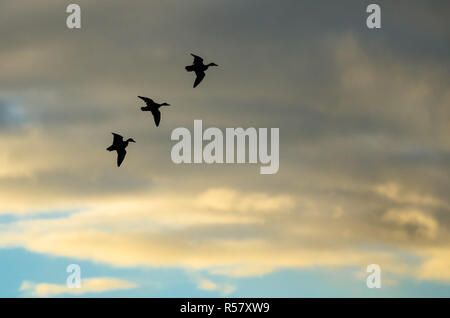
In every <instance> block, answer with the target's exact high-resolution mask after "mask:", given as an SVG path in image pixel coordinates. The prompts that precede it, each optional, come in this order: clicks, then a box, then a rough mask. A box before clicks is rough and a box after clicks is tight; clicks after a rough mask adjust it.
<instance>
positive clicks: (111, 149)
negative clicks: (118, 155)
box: [106, 146, 114, 151]
mask: <svg viewBox="0 0 450 318" xmlns="http://www.w3.org/2000/svg"><path fill="white" fill-rule="evenodd" d="M106 150H108V151H113V150H114V147H113V146H109V147H108V148H106Z"/></svg>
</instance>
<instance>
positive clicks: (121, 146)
mask: <svg viewBox="0 0 450 318" xmlns="http://www.w3.org/2000/svg"><path fill="white" fill-rule="evenodd" d="M112 134H113V136H114V140H113V144H112V145H111V146H109V147H108V148H106V150H108V151H117V166H118V167H120V165H121V164H122V161H123V159H125V155H126V154H127V151H126V150H125V148H126V147H128V143H129V142H136V141H134V140H133V139H132V138H128V139H127V140H126V141H124V140H123V137H122V136H121V135H119V134H115V133H112Z"/></svg>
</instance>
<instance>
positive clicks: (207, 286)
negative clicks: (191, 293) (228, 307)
mask: <svg viewBox="0 0 450 318" xmlns="http://www.w3.org/2000/svg"><path fill="white" fill-rule="evenodd" d="M197 287H198V288H199V289H202V290H207V291H219V292H220V293H221V294H222V295H224V296H227V295H229V294H231V293H232V292H234V291H235V290H236V286H233V285H230V284H217V283H214V282H212V281H210V280H208V279H200V280H199V282H198V285H197Z"/></svg>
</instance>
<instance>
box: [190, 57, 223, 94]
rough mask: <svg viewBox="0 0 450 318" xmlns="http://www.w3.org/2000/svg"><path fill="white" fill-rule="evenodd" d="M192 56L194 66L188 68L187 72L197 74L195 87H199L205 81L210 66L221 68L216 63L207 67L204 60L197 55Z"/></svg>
mask: <svg viewBox="0 0 450 318" xmlns="http://www.w3.org/2000/svg"><path fill="white" fill-rule="evenodd" d="M191 55H192V56H193V57H194V64H192V65H189V66H186V71H188V72H195V75H196V76H197V77H196V78H195V82H194V87H197V85H198V84H200V82H201V81H202V80H203V78H204V77H205V71H206V70H207V69H208V67H210V66H219V65H217V64H216V63H209V64H207V65H205V64H203V59H202V58H201V57H200V56H197V55H195V54H192V53H191Z"/></svg>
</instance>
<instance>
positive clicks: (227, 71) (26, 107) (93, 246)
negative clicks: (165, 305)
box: [0, 0, 450, 297]
mask: <svg viewBox="0 0 450 318" xmlns="http://www.w3.org/2000/svg"><path fill="white" fill-rule="evenodd" d="M372 2H373V1H370V2H369V1H356V0H354V1H349V0H343V1H339V2H338V1H331V0H329V1H300V0H292V1H291V0H282V1H269V0H258V1H256V0H246V1H237V0H229V1H224V0H192V1H181V0H177V1H175V0H167V1H155V0H152V1H139V0H130V1H119V0H108V1H106V0H97V1H87V0H78V1H77V2H76V3H77V4H79V5H80V7H81V21H82V22H81V23H82V27H81V29H79V30H71V29H68V28H67V27H66V18H67V16H68V14H67V13H66V7H67V5H68V4H70V2H67V1H54V0H34V1H32V2H30V1H14V0H2V1H1V4H0V38H1V42H2V43H1V46H0V148H1V149H2V150H1V151H0V297H450V200H449V195H448V194H449V190H450V178H449V176H450V174H449V171H450V170H449V168H450V125H449V124H450V85H449V83H450V42H449V41H448V39H449V38H450V22H449V19H448V17H447V13H448V12H449V9H450V3H449V2H448V1H438V0H434V1H419V0H414V1H406V0H398V1H380V0H378V1H376V3H377V4H379V5H380V7H381V19H382V27H381V29H377V30H370V29H368V28H367V27H366V18H367V16H368V14H367V13H366V7H367V5H368V4H370V3H372ZM190 53H194V54H198V55H200V56H202V57H203V58H204V59H205V62H207V63H209V62H215V63H217V64H218V65H219V67H217V68H213V69H210V70H208V72H207V75H206V78H205V80H204V81H203V82H202V83H201V84H200V86H199V87H197V88H195V89H193V88H192V84H193V80H194V78H193V74H192V73H188V72H186V71H185V70H184V67H185V66H186V65H189V64H191V63H192V57H191V56H190ZM138 95H141V96H148V97H150V98H153V99H155V100H156V101H158V102H167V103H169V104H171V106H170V107H167V108H165V109H163V111H162V112H163V115H162V121H161V124H160V126H159V127H158V128H157V127H155V125H154V123H153V120H152V118H151V117H150V115H149V114H148V113H143V112H141V111H140V107H142V106H143V105H142V102H141V101H140V100H139V99H138V98H137V96H138ZM196 119H200V120H202V122H203V127H204V128H207V127H218V128H220V129H225V128H228V127H229V128H236V127H243V128H248V127H256V128H279V131H280V137H279V138H280V139H279V143H280V153H279V160H280V168H279V171H278V172H277V173H276V174H269V175H262V174H260V173H259V164H211V165H207V164H179V165H177V164H174V163H173V162H172V160H171V157H170V153H171V149H172V147H173V145H174V144H175V142H174V141H171V140H170V135H171V132H172V131H173V130H174V129H176V128H178V127H186V128H188V129H189V130H191V131H192V130H193V124H194V120H196ZM111 132H117V133H120V134H122V135H123V136H125V137H132V138H133V139H135V140H136V144H131V145H130V146H129V147H128V148H127V150H128V154H127V157H126V159H125V161H124V163H123V164H122V166H121V167H120V168H117V167H116V165H115V157H114V155H113V154H111V153H109V152H107V151H106V150H105V149H106V147H108V146H109V145H110V144H111V142H112V135H111ZM70 264H78V265H79V266H80V268H81V278H82V288H80V289H69V288H67V286H66V285H65V284H66V279H67V277H68V275H69V274H68V273H67V272H66V268H67V266H68V265H70ZM369 264H378V265H379V266H380V268H381V284H382V287H381V288H379V289H378V288H375V289H369V288H367V286H366V278H367V276H368V275H369V274H368V273H366V267H367V266H368V265H369Z"/></svg>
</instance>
